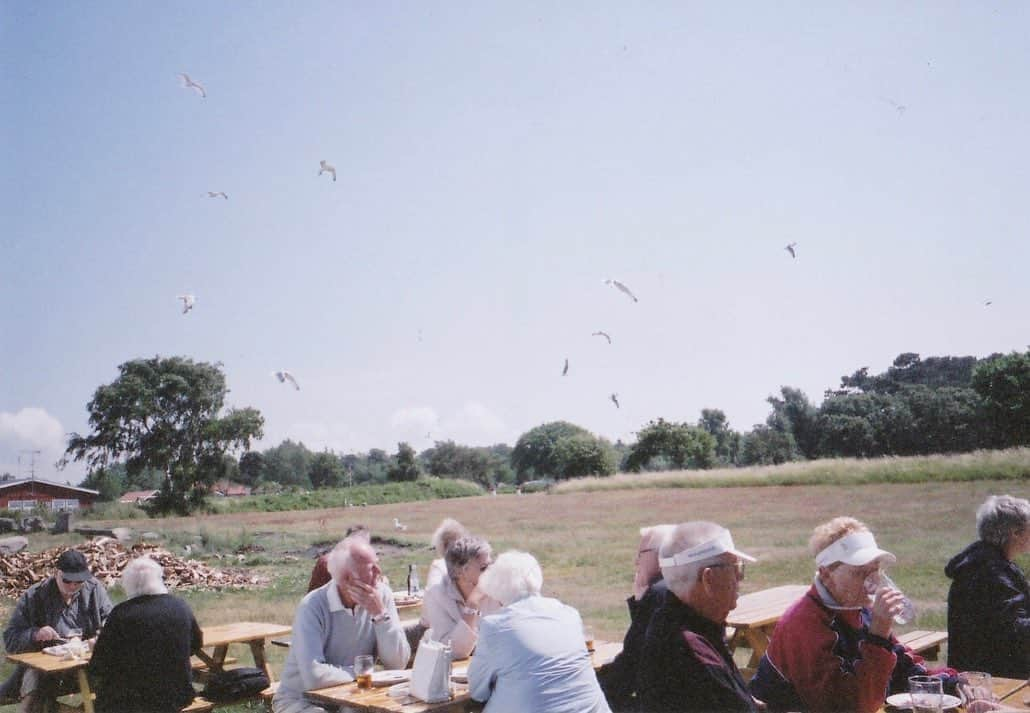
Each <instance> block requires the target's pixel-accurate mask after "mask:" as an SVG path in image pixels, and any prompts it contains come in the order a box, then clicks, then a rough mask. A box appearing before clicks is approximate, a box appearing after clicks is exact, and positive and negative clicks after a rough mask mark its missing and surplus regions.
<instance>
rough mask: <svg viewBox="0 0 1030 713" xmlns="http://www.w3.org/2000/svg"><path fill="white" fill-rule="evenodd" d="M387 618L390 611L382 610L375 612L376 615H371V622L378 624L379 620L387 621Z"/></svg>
mask: <svg viewBox="0 0 1030 713" xmlns="http://www.w3.org/2000/svg"><path fill="white" fill-rule="evenodd" d="M389 619H390V612H388V611H384V612H383V613H382V614H377V615H376V616H374V617H372V623H373V624H379V623H381V622H384V621H388V620H389Z"/></svg>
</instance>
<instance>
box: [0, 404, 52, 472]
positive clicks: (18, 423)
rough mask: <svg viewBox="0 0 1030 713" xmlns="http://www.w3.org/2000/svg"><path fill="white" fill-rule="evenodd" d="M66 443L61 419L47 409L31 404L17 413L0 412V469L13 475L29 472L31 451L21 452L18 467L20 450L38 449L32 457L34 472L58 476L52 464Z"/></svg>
mask: <svg viewBox="0 0 1030 713" xmlns="http://www.w3.org/2000/svg"><path fill="white" fill-rule="evenodd" d="M66 445H67V444H66V442H65V435H64V428H63V427H62V426H61V422H60V421H58V420H57V419H56V418H54V417H53V416H51V415H50V414H49V413H47V412H46V409H42V408H37V407H34V406H33V407H28V408H23V409H22V410H21V411H18V412H17V413H10V412H7V411H0V471H4V472H10V473H12V474H13V475H16V476H18V475H28V472H29V471H28V468H29V463H30V461H31V459H32V454H30V453H22V454H21V455H22V459H21V460H22V463H21V466H20V468H19V463H18V455H19V452H20V451H37V450H38V451H40V453H37V454H36V456H35V463H36V475H37V476H40V477H43V478H47V479H54V478H56V477H57V475H56V474H57V471H56V469H55V468H54V463H55V462H56V461H57V460H58V459H59V458H60V457H61V455H62V454H63V453H64V449H65V446H66ZM61 479H62V480H64V479H65V478H64V477H62V478H61Z"/></svg>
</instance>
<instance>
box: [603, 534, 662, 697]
mask: <svg viewBox="0 0 1030 713" xmlns="http://www.w3.org/2000/svg"><path fill="white" fill-rule="evenodd" d="M672 529H673V526H672V525H654V526H653V527H642V528H640V544H639V545H638V546H637V556H636V560H635V561H634V563H633V565H634V570H635V574H634V578H633V595H632V596H630V597H628V598H627V599H626V606H627V607H629V629H628V630H627V631H626V637H625V638H624V639H623V641H622V651H621V652H620V653H619V655H618V656H616V657H615V659H614V660H613V661H612V662H611V663H607V664H605V665H604V666H602V667H601V668H600V669H598V671H597V680H598V682H600V684H601V690H602V691H604V697H605V698H606V699H608V705H609V706H610V707H611V709H612V710H613V711H615V713H621V712H622V711H635V710H637V709H638V708H639V704H638V700H637V693H636V690H637V663H638V661H639V660H640V650H641V648H643V646H644V635H645V634H646V633H647V625H648V624H650V623H651V615H652V614H654V612H655V610H656V609H658V607H659V606H661V604H662V603H663V602H664V601H665V595H666V592H667V591H668V590H667V589H666V587H665V581H664V580H663V579H662V569H661V567H659V566H658V549H659V548H660V547H661V545H662V541H663V540H664V539H665V536H666V535H667V534H669V533H670V532H671V531H672Z"/></svg>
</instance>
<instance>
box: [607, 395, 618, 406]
mask: <svg viewBox="0 0 1030 713" xmlns="http://www.w3.org/2000/svg"><path fill="white" fill-rule="evenodd" d="M608 398H610V399H611V400H612V403H613V404H615V408H621V406H619V395H618V394H612V395H611V396H609V397H608Z"/></svg>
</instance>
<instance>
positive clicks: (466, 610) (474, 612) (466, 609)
mask: <svg viewBox="0 0 1030 713" xmlns="http://www.w3.org/2000/svg"><path fill="white" fill-rule="evenodd" d="M461 613H462V614H471V615H472V616H480V612H479V610H478V609H475V608H473V607H467V606H465V605H464V604H462V605H461Z"/></svg>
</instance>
